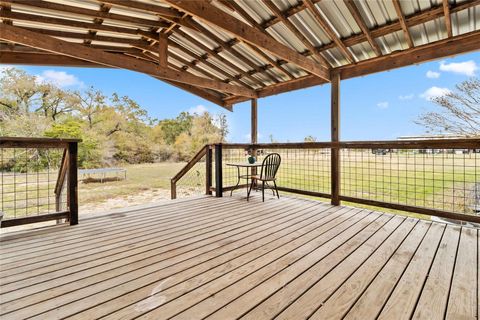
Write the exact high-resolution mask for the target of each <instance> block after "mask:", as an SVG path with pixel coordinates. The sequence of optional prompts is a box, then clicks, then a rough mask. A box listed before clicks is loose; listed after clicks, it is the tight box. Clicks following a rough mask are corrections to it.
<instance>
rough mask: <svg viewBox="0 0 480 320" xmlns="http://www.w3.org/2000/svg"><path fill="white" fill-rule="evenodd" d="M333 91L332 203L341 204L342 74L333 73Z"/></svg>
mask: <svg viewBox="0 0 480 320" xmlns="http://www.w3.org/2000/svg"><path fill="white" fill-rule="evenodd" d="M331 86H332V91H331V99H332V100H331V131H332V133H331V134H332V144H335V143H337V145H336V146H335V145H332V148H331V193H332V199H331V204H332V205H334V206H338V205H340V147H339V146H338V142H339V141H340V74H339V73H333V74H332V83H331Z"/></svg>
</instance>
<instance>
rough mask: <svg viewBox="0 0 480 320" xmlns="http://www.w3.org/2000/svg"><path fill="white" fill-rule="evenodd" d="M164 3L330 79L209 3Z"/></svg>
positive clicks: (326, 72)
mask: <svg viewBox="0 0 480 320" xmlns="http://www.w3.org/2000/svg"><path fill="white" fill-rule="evenodd" d="M165 2H168V3H169V4H171V5H172V6H174V7H176V8H177V9H180V10H182V11H185V12H187V13H189V14H191V15H193V16H195V17H197V18H198V19H200V20H202V21H204V22H206V23H208V24H210V25H213V26H216V27H219V28H222V29H223V30H225V31H227V32H229V33H231V34H233V35H234V36H236V37H238V38H240V39H242V40H243V41H245V42H248V43H250V44H252V45H255V46H257V47H259V48H263V49H264V50H266V51H268V52H270V53H271V54H273V55H275V56H277V57H280V58H282V59H284V60H286V61H289V62H291V63H293V64H296V65H297V66H299V67H301V68H302V69H305V70H307V71H309V72H310V73H312V74H314V75H316V76H318V77H320V78H322V79H325V80H328V79H330V73H329V70H328V68H326V67H322V66H319V65H318V64H316V63H314V62H313V61H312V60H309V59H308V58H306V57H304V56H302V55H301V54H299V53H298V52H296V51H295V50H293V49H290V48H288V47H286V46H285V45H283V44H281V43H279V42H277V41H275V40H273V39H272V38H271V37H268V36H266V35H265V34H263V33H261V32H259V31H258V30H256V29H255V28H253V27H250V26H249V25H248V24H246V23H244V22H242V21H240V20H238V19H236V18H235V17H233V16H231V15H229V14H227V13H225V12H223V11H222V10H220V9H218V8H216V7H214V6H212V5H211V4H209V3H206V2H197V1H181V0H165Z"/></svg>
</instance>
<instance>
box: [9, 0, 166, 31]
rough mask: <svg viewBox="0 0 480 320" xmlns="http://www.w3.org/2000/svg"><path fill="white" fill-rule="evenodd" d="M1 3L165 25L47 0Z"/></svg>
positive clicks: (13, 0)
mask: <svg viewBox="0 0 480 320" xmlns="http://www.w3.org/2000/svg"><path fill="white" fill-rule="evenodd" d="M0 3H2V4H18V5H22V6H25V7H27V8H39V9H46V10H53V11H62V12H67V13H72V14H75V15H79V16H83V17H88V18H96V19H109V20H113V21H117V22H127V23H133V24H137V25H142V26H149V27H162V26H164V25H165V23H164V22H161V21H159V20H156V21H155V20H148V19H143V18H137V17H131V16H126V15H122V14H116V13H110V12H103V11H97V10H92V9H86V8H81V7H74V6H69V5H65V4H58V3H54V2H48V1H38V0H0Z"/></svg>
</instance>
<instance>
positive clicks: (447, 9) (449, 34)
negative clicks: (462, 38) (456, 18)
mask: <svg viewBox="0 0 480 320" xmlns="http://www.w3.org/2000/svg"><path fill="white" fill-rule="evenodd" d="M442 5H443V14H444V15H445V28H446V29H447V37H449V38H451V37H452V36H453V30H452V17H451V16H450V4H449V3H448V0H443V1H442Z"/></svg>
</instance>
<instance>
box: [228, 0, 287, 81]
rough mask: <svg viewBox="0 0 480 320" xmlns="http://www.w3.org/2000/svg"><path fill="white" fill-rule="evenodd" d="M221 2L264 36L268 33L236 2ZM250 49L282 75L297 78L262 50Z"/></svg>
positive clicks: (254, 47) (252, 47)
mask: <svg viewBox="0 0 480 320" xmlns="http://www.w3.org/2000/svg"><path fill="white" fill-rule="evenodd" d="M220 2H221V3H222V4H224V5H227V4H228V5H229V6H230V7H231V8H232V9H233V10H234V11H236V12H237V13H238V14H239V15H240V16H241V17H242V18H244V19H245V20H246V21H248V23H250V25H251V26H252V27H254V28H255V29H257V30H258V31H260V32H263V33H264V34H267V35H268V33H267V32H266V31H265V30H264V29H263V28H262V27H261V26H260V24H259V23H258V22H257V21H255V19H253V18H252V17H251V16H250V15H249V14H248V13H247V12H246V11H245V10H243V8H242V7H241V6H239V5H238V3H236V2H235V1H228V0H220ZM249 47H250V49H252V50H254V51H255V52H257V53H258V54H259V55H260V56H262V57H263V58H264V59H265V60H266V61H267V62H268V63H270V64H272V65H273V66H274V67H275V68H276V70H278V71H279V72H280V73H282V74H284V75H286V76H287V77H288V78H290V79H294V78H295V77H294V76H293V75H292V74H291V73H290V72H289V71H288V70H287V68H285V67H284V66H283V65H282V64H281V63H280V62H279V61H277V60H275V59H272V58H270V57H269V56H268V55H267V54H266V53H265V52H263V51H262V50H261V49H258V48H257V47H256V46H252V45H250V44H249Z"/></svg>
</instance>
